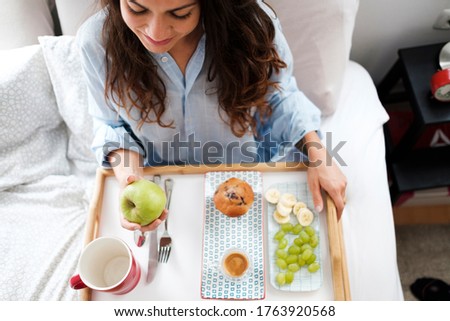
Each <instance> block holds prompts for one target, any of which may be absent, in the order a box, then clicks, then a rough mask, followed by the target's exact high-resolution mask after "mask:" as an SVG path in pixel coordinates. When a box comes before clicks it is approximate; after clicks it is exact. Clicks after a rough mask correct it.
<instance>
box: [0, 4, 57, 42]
mask: <svg viewBox="0 0 450 321" xmlns="http://www.w3.org/2000/svg"><path fill="white" fill-rule="evenodd" d="M53 2H54V0H32V1H30V0H2V2H1V6H0V49H12V48H19V47H23V46H28V45H32V44H37V43H38V40H37V37H38V36H43V35H53V34H54V31H53V20H52V16H51V13H50V11H51V7H52V5H53Z"/></svg>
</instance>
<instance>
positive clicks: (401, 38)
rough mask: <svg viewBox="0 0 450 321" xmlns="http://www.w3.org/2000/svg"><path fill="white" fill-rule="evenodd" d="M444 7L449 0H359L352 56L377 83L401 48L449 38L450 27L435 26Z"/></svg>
mask: <svg viewBox="0 0 450 321" xmlns="http://www.w3.org/2000/svg"><path fill="white" fill-rule="evenodd" d="M445 8H450V0H360V3H359V11H358V15H357V17H356V23H355V30H354V33H353V43H352V51H351V59H352V60H354V61H356V62H359V63H360V64H361V65H363V66H364V67H365V68H366V69H367V70H368V71H369V73H370V74H371V76H372V78H373V80H374V81H375V83H376V84H378V83H379V81H380V80H381V79H382V78H383V76H384V75H385V74H386V72H387V71H388V70H389V68H390V67H391V66H392V65H393V64H394V62H395V60H396V58H397V51H398V49H400V48H408V47H415V46H421V45H426V44H432V43H439V42H447V41H450V30H435V29H433V28H432V27H433V24H434V22H435V21H436V19H437V17H438V16H439V14H440V12H441V11H442V9H445Z"/></svg>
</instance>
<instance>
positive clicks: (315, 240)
mask: <svg viewBox="0 0 450 321" xmlns="http://www.w3.org/2000/svg"><path fill="white" fill-rule="evenodd" d="M309 245H311V247H312V248H316V247H317V245H319V238H318V237H317V235H313V236H311V239H310V240H309Z"/></svg>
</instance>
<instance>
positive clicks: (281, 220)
mask: <svg viewBox="0 0 450 321" xmlns="http://www.w3.org/2000/svg"><path fill="white" fill-rule="evenodd" d="M273 218H274V220H275V221H276V222H277V223H278V224H284V223H288V222H289V221H290V219H291V218H290V216H289V215H288V216H283V215H281V214H280V213H279V212H278V211H277V210H275V211H273Z"/></svg>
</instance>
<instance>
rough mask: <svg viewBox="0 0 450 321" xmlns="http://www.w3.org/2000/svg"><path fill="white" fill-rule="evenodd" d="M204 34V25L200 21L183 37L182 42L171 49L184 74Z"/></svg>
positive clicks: (171, 53)
mask: <svg viewBox="0 0 450 321" xmlns="http://www.w3.org/2000/svg"><path fill="white" fill-rule="evenodd" d="M202 35H203V27H202V24H201V23H199V24H198V25H197V27H196V28H195V29H194V30H193V31H192V32H191V33H190V34H189V35H187V36H186V37H185V38H184V39H181V40H180V42H179V43H178V44H177V45H176V46H174V47H173V48H172V49H171V50H170V51H169V53H170V55H171V56H172V58H173V59H174V60H175V62H176V63H177V65H178V68H180V70H181V72H182V73H183V75H185V72H186V67H187V64H188V62H189V60H190V59H191V57H192V55H193V54H194V51H195V50H196V49H197V46H198V42H199V41H200V38H201V37H202Z"/></svg>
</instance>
